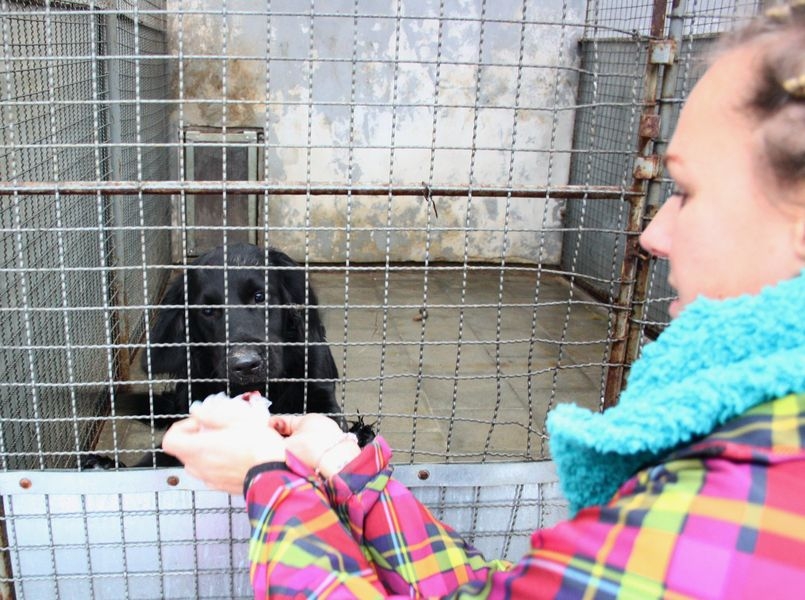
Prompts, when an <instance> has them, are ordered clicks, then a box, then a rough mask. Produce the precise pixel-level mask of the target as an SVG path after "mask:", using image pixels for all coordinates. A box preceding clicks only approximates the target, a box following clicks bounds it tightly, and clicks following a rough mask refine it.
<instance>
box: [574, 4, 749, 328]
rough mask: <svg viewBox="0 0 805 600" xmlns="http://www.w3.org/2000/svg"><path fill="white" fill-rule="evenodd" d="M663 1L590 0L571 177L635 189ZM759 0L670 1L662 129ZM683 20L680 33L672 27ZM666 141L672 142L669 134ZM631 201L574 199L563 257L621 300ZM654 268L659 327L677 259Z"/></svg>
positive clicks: (654, 315) (651, 306) (666, 188)
mask: <svg viewBox="0 0 805 600" xmlns="http://www.w3.org/2000/svg"><path fill="white" fill-rule="evenodd" d="M663 4H665V3H663V2H660V3H657V2H653V3H652V2H623V1H620V0H595V1H591V2H589V3H588V5H587V18H586V25H587V26H586V28H585V33H584V37H583V39H582V40H581V52H582V58H581V64H582V75H581V77H580V83H579V99H578V102H579V109H578V111H577V114H576V120H575V133H574V139H575V144H574V147H575V148H576V150H577V154H576V155H575V158H574V160H573V163H572V167H571V179H570V180H571V182H572V183H576V184H584V185H591V184H610V185H620V186H622V187H623V188H624V189H628V188H629V187H630V186H632V184H633V169H634V159H635V156H636V141H635V140H636V138H637V135H638V128H639V126H640V115H641V110H642V108H643V103H644V101H645V100H644V98H643V87H644V76H645V73H644V72H643V71H641V70H637V69H635V65H645V64H646V62H647V59H648V56H647V48H648V44H649V41H650V40H651V39H652V34H651V27H652V19H653V18H654V15H655V14H656V13H657V7H658V6H659V7H661V8H663V13H665V8H664V7H662V5H663ZM760 5H761V3H760V2H757V1H755V0H748V1H745V2H744V1H740V0H705V1H701V0H692V1H688V2H682V3H680V2H675V3H673V6H671V5H669V6H668V16H669V19H668V20H667V21H665V20H664V21H663V22H662V23H661V25H662V29H661V30H662V32H663V35H664V36H665V35H671V36H672V37H676V40H677V43H678V46H677V61H676V62H677V65H676V72H675V74H674V75H673V77H674V79H675V81H676V85H675V88H676V89H675V90H673V91H672V92H671V93H663V92H660V93H658V98H657V102H658V103H659V113H660V116H661V121H662V124H663V125H662V131H663V132H664V133H665V134H666V135H670V133H672V132H673V129H674V124H675V123H676V120H677V116H678V114H679V109H680V108H681V105H682V103H683V102H684V99H685V97H686V96H687V94H688V92H690V90H691V89H692V87H693V85H694V84H695V83H696V81H697V80H698V78H699V77H700V76H701V74H702V73H703V71H704V67H705V66H706V64H707V60H708V50H709V49H710V48H712V46H713V43H714V42H715V39H716V37H717V35H718V34H719V33H722V32H725V31H729V30H730V29H732V28H733V27H735V25H736V23H739V22H740V21H741V20H744V19H746V18H748V17H751V16H752V15H755V14H757V12H758V11H759V10H760ZM675 19H676V20H677V23H676V26H675V27H676V28H677V30H676V32H671V31H669V28H670V27H671V25H670V23H671V22H672V21H673V20H675ZM657 141H658V142H659V143H661V144H663V143H667V141H668V139H667V138H665V139H663V138H662V137H661V138H659V139H658V140H657ZM657 185H662V189H661V191H660V192H659V194H658V196H659V201H663V200H664V199H665V198H666V197H667V196H668V195H669V194H670V191H671V189H672V187H671V184H670V182H668V181H665V184H664V185H663V184H661V183H659V182H658V184H657ZM627 219H628V205H626V204H625V203H624V202H623V201H622V199H621V200H612V201H603V202H591V201H588V200H586V199H581V200H571V201H569V202H568V204H567V217H566V221H565V222H566V224H567V227H568V235H566V236H565V239H564V244H563V255H562V265H563V267H564V268H565V269H567V270H569V271H571V272H572V273H574V274H579V275H581V274H583V275H584V276H583V277H581V278H580V279H579V281H580V282H581V283H582V284H583V285H584V286H585V287H586V288H587V289H588V290H592V291H594V292H595V293H596V295H597V296H599V297H604V298H612V297H613V291H614V290H615V289H617V284H618V274H619V271H620V264H621V259H622V256H623V251H624V243H623V241H624V239H623V232H624V230H625V227H626V222H627ZM654 270H655V272H654V273H653V274H652V276H651V278H650V279H651V282H652V284H651V291H650V293H649V295H648V298H647V299H646V300H647V306H646V312H645V316H646V321H647V323H646V325H648V326H649V328H650V330H652V331H653V332H654V333H655V334H656V331H657V330H658V329H660V328H662V327H663V325H664V324H665V323H667V322H668V313H667V306H668V301H669V300H670V299H671V296H672V294H673V291H672V290H671V289H670V288H669V287H668V284H667V265H666V263H665V262H657V263H656V264H655V267H654Z"/></svg>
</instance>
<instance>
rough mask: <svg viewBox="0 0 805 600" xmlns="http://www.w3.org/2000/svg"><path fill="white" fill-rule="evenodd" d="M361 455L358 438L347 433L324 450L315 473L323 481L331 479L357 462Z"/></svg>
mask: <svg viewBox="0 0 805 600" xmlns="http://www.w3.org/2000/svg"><path fill="white" fill-rule="evenodd" d="M360 453H361V449H360V447H359V446H358V438H357V437H356V436H355V434H354V433H345V434H344V435H343V436H341V437H340V438H339V439H338V440H337V441H336V442H335V443H333V444H332V445H330V446H329V447H328V448H325V449H324V451H323V452H322V453H321V455H320V456H319V460H318V462H317V463H316V466H315V468H314V471H315V472H316V475H318V476H319V477H321V478H322V479H325V480H326V479H330V477H332V476H333V475H335V474H336V473H338V472H339V471H341V469H343V468H344V467H346V466H347V465H348V464H349V463H351V462H352V461H353V460H355V458H357V456H358V455H359V454H360Z"/></svg>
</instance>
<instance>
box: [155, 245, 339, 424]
mask: <svg viewBox="0 0 805 600" xmlns="http://www.w3.org/2000/svg"><path fill="white" fill-rule="evenodd" d="M266 254H267V257H268V265H267V268H266V260H265V259H266ZM191 266H192V267H194V268H192V269H188V271H187V297H185V280H184V277H183V276H179V277H177V278H176V279H174V281H173V282H172V283H171V285H170V286H169V287H168V290H167V292H166V293H165V296H164V298H163V299H162V308H161V309H160V311H159V315H158V317H157V322H156V324H155V326H154V328H153V329H152V330H151V334H150V343H151V344H153V347H152V348H151V349H150V372H151V374H160V373H167V374H169V375H171V376H172V377H174V378H176V379H186V378H187V377H188V365H189V368H190V371H189V375H190V378H189V380H190V385H188V383H187V382H184V381H181V382H179V383H178V384H177V386H176V390H175V393H174V394H173V401H172V402H170V401H165V402H163V406H162V407H161V409H162V410H161V411H160V412H162V413H163V414H170V413H173V414H178V413H186V412H187V410H188V407H189V405H190V402H191V401H192V400H203V399H204V398H205V397H207V396H208V395H210V394H215V393H217V392H228V394H229V395H230V396H236V395H238V394H241V393H243V392H248V391H252V390H257V391H260V392H262V393H263V395H265V396H266V397H267V398H269V399H270V400H271V412H272V413H302V412H322V413H335V412H338V411H339V406H338V404H337V403H336V401H335V379H337V378H338V370H337V368H336V366H335V361H334V360H333V355H332V353H331V352H330V348H329V347H328V346H327V339H326V333H325V329H324V325H323V324H322V321H321V318H320V316H319V312H318V309H317V308H316V305H317V304H318V299H317V297H316V293H315V291H314V290H313V288H312V287H311V286H310V285H309V284H308V282H307V278H306V277H305V273H304V271H302V270H301V268H300V266H299V265H298V264H297V263H296V262H294V260H293V259H291V258H290V257H289V256H288V255H287V254H285V253H283V252H280V251H279V250H276V249H273V248H271V249H269V250H268V252H267V253H266V251H265V250H264V249H263V248H259V247H257V246H254V245H251V244H233V245H230V246H227V247H226V267H224V248H223V247H218V248H215V249H214V250H211V251H209V252H207V253H206V254H204V255H202V256H200V257H199V258H198V259H196V260H195V261H194V262H193V263H192V265H191ZM185 306H187V313H185ZM148 362H149V354H148V353H147V352H145V353H143V356H142V365H143V370H144V371H145V372H148ZM165 400H168V399H165Z"/></svg>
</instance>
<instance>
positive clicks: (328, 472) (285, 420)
mask: <svg viewBox="0 0 805 600" xmlns="http://www.w3.org/2000/svg"><path fill="white" fill-rule="evenodd" d="M270 422H271V426H272V427H273V428H274V429H276V430H277V431H278V432H279V433H280V434H282V435H285V436H288V437H287V438H286V439H285V442H286V448H287V450H288V452H290V453H291V454H293V455H294V456H295V457H296V458H298V459H299V460H300V461H302V462H303V463H305V464H306V465H307V466H308V467H310V468H311V469H313V470H314V471H316V472H317V473H318V474H319V475H321V476H322V477H323V478H324V479H328V478H330V477H332V476H333V475H335V474H336V473H337V472H338V471H340V470H341V469H342V468H343V467H345V466H346V465H347V463H349V462H350V461H352V460H353V459H354V458H355V457H357V456H358V454H360V452H361V450H360V448H359V447H358V443H357V440H356V439H355V436H354V435H352V434H346V433H344V432H343V431H341V428H340V427H339V426H338V424H337V423H336V422H335V421H333V420H332V419H330V418H329V417H326V416H324V415H321V414H316V413H310V414H306V415H274V416H272V417H271V419H270Z"/></svg>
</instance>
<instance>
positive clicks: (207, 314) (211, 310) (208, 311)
mask: <svg viewBox="0 0 805 600" xmlns="http://www.w3.org/2000/svg"><path fill="white" fill-rule="evenodd" d="M201 314H202V315H204V316H205V317H211V316H213V315H214V314H215V309H214V308H212V307H211V306H205V307H204V308H202V309H201Z"/></svg>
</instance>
